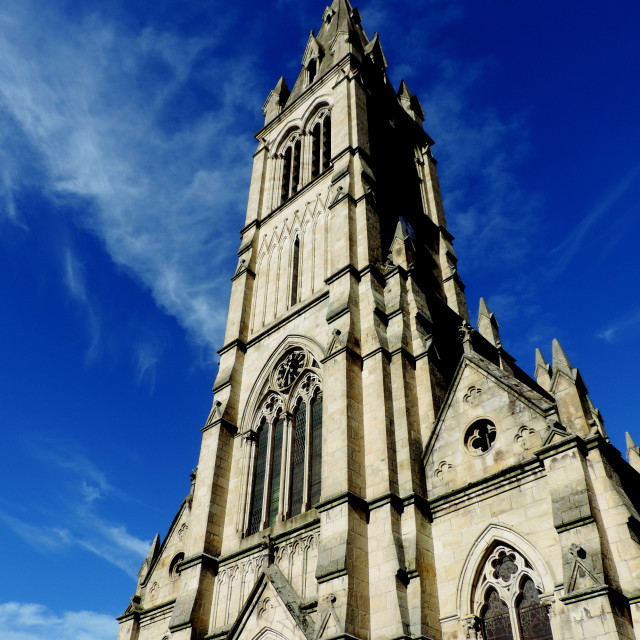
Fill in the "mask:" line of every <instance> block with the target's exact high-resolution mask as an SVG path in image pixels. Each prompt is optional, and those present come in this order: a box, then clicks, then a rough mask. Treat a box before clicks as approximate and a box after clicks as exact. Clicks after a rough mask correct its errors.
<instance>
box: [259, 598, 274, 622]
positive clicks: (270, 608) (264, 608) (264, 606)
mask: <svg viewBox="0 0 640 640" xmlns="http://www.w3.org/2000/svg"><path fill="white" fill-rule="evenodd" d="M275 609H276V607H275V604H274V603H273V600H272V599H271V598H270V597H268V596H267V597H266V598H263V599H262V600H261V601H260V604H259V606H258V618H259V619H260V620H264V621H265V622H266V623H267V624H269V623H270V622H271V621H272V620H273V618H274V616H275V613H276V611H275Z"/></svg>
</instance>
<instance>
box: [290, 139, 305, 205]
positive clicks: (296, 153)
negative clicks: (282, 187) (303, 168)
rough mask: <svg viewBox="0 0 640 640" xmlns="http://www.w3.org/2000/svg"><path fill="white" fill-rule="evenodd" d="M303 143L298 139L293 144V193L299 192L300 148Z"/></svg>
mask: <svg viewBox="0 0 640 640" xmlns="http://www.w3.org/2000/svg"><path fill="white" fill-rule="evenodd" d="M301 148H302V143H301V142H300V140H297V141H296V143H295V144H294V145H293V162H292V165H291V195H294V194H295V193H298V189H299V188H300V150H301Z"/></svg>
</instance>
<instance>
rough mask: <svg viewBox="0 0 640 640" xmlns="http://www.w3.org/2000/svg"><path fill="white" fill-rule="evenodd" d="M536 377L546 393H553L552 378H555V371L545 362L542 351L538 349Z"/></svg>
mask: <svg viewBox="0 0 640 640" xmlns="http://www.w3.org/2000/svg"><path fill="white" fill-rule="evenodd" d="M534 375H535V377H536V380H537V381H538V384H539V385H540V386H541V387H542V388H543V389H544V390H545V391H551V378H552V376H553V371H552V370H551V367H550V366H549V365H548V364H547V362H546V361H545V359H544V357H543V355H542V352H541V351H540V349H536V371H535V374H534Z"/></svg>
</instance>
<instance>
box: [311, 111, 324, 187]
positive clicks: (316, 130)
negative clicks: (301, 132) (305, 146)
mask: <svg viewBox="0 0 640 640" xmlns="http://www.w3.org/2000/svg"><path fill="white" fill-rule="evenodd" d="M321 152H322V125H321V124H320V123H319V122H318V123H316V125H315V127H313V129H312V130H311V177H312V178H317V177H318V176H319V175H320V165H321V161H320V154H321Z"/></svg>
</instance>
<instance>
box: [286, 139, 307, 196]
mask: <svg viewBox="0 0 640 640" xmlns="http://www.w3.org/2000/svg"><path fill="white" fill-rule="evenodd" d="M301 151H302V143H301V141H300V138H299V137H297V138H295V139H294V140H292V141H291V143H289V145H288V146H287V148H286V149H285V150H284V153H283V154H282V163H283V164H282V186H281V200H282V202H286V201H287V200H289V198H291V197H292V196H294V195H295V194H296V193H298V190H299V189H300V155H301Z"/></svg>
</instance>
